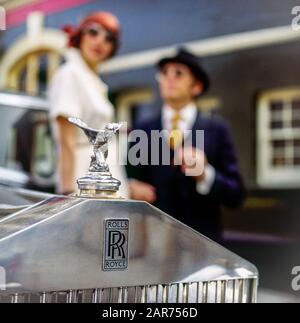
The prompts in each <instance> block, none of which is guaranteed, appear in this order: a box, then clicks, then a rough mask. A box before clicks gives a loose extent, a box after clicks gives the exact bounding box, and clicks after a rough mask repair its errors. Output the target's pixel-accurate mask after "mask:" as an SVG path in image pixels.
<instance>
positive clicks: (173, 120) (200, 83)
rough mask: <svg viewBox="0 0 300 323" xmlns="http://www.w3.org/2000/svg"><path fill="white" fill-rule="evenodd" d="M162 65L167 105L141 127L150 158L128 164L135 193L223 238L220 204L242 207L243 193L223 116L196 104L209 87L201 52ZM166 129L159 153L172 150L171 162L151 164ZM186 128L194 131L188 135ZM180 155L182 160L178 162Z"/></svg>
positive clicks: (180, 52) (215, 237) (162, 87)
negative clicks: (156, 137) (156, 139)
mask: <svg viewBox="0 0 300 323" xmlns="http://www.w3.org/2000/svg"><path fill="white" fill-rule="evenodd" d="M158 70H159V73H158V82H159V85H160V93H161V97H162V99H163V101H164V105H163V108H162V113H161V115H160V116H159V117H158V118H156V119H155V120H152V121H149V122H147V123H145V124H143V125H141V126H140V127H138V128H139V129H142V130H144V131H145V132H146V133H147V135H148V141H147V142H145V143H144V144H145V145H147V150H148V155H149V159H148V161H149V163H148V165H138V166H136V167H134V169H133V168H132V167H131V166H130V167H129V177H130V178H131V180H130V184H129V185H130V190H131V196H132V198H133V199H137V200H145V201H147V202H150V203H152V204H154V205H155V206H157V207H158V208H159V209H161V210H163V211H165V212H166V213H168V214H169V215H171V216H173V217H175V218H176V219H178V220H180V221H182V222H183V223H185V224H187V225H189V226H190V227H192V228H194V229H195V230H197V231H199V232H200V233H202V234H204V235H206V236H208V237H209V238H211V239H213V240H215V241H219V242H221V234H222V227H221V207H222V206H226V207H230V208H234V207H238V206H240V205H241V203H242V202H243V200H244V197H245V189H244V186H243V182H242V178H241V175H240V172H239V169H238V164H237V158H236V154H235V150H234V147H233V143H232V140H231V138H230V135H229V131H228V128H227V126H226V125H225V123H224V122H223V121H221V120H220V119H219V118H207V117H204V116H203V115H202V114H201V113H200V111H199V110H198V109H197V107H196V104H195V102H194V101H195V98H196V97H198V96H200V95H202V94H203V93H205V92H206V91H207V89H208V87H209V78H208V75H207V74H206V72H205V71H204V69H203V68H202V67H201V66H200V64H199V62H198V59H197V57H195V56H194V55H193V54H192V53H190V52H188V51H186V50H185V49H179V50H178V52H177V54H176V55H175V56H173V57H167V58H164V59H162V60H160V61H159V63H158ZM163 129H164V130H167V131H168V134H169V138H167V137H165V138H164V140H162V141H161V142H160V145H159V153H160V154H162V153H163V152H164V151H166V149H169V150H170V154H171V163H170V164H169V165H165V164H163V163H162V160H161V159H160V162H159V163H158V164H156V165H153V164H152V165H151V153H152V154H153V151H154V149H153V148H158V147H151V140H150V138H151V132H152V131H153V130H158V131H161V130H163ZM186 130H190V133H189V135H188V136H187V135H185V132H186ZM198 130H203V131H204V146H203V145H201V144H199V142H198V141H197V140H196V132H197V131H198ZM152 133H153V132H152ZM187 137H188V138H187ZM187 142H189V144H188V145H186V143H187ZM200 142H201V141H200ZM183 143H184V144H183ZM142 144H143V143H142ZM152 145H153V143H152ZM129 153H130V150H129ZM178 157H180V158H181V160H182V164H181V165H178V163H176V162H174V161H175V160H177V159H178ZM191 166H193V167H191ZM187 169H190V172H189V175H187V174H188V172H187Z"/></svg>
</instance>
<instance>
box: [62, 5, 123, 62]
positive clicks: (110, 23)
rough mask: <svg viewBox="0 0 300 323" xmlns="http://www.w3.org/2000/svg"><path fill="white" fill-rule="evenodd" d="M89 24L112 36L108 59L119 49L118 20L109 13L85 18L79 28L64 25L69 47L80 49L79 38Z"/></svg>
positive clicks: (119, 31) (98, 13) (119, 27)
mask: <svg viewBox="0 0 300 323" xmlns="http://www.w3.org/2000/svg"><path fill="white" fill-rule="evenodd" d="M91 24H99V25H101V26H102V27H103V28H105V29H106V30H107V31H109V32H110V33H112V35H113V38H112V39H113V49H112V52H111V53H110V56H109V57H112V56H114V55H115V54H116V52H117V51H118V49H119V47H120V36H121V26H120V22H119V20H118V18H117V17H116V16H115V15H113V14H112V13H110V12H105V11H99V12H96V13H93V14H91V15H89V16H87V17H86V18H85V19H84V20H83V21H82V22H81V23H80V25H79V26H77V27H75V26H71V25H66V26H64V27H63V31H64V32H66V33H67V34H68V36H69V41H68V46H69V47H75V48H79V47H80V42H81V37H82V35H83V31H84V29H85V28H86V27H88V26H89V25H91Z"/></svg>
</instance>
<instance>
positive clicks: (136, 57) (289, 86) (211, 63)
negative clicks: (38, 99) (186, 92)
mask: <svg viewBox="0 0 300 323" xmlns="http://www.w3.org/2000/svg"><path fill="white" fill-rule="evenodd" d="M0 4H1V5H2V6H4V7H5V8H6V11H7V30H6V31H5V32H1V33H0V42H1V47H0V48H1V49H0V51H1V58H0V86H1V89H2V91H4V92H5V93H6V92H7V91H14V92H17V93H27V94H29V95H31V96H42V97H43V96H44V94H45V91H46V88H47V84H48V83H49V80H50V79H51V76H52V75H53V72H54V71H55V70H56V68H57V67H58V66H59V64H60V63H61V62H62V61H63V51H64V45H65V41H66V37H65V35H64V33H63V32H62V31H61V30H60V28H61V27H62V26H63V25H65V24H78V23H79V22H80V20H81V18H83V17H85V16H86V15H87V14H88V13H90V12H92V11H99V10H107V11H111V12H113V13H114V14H116V15H117V16H118V17H119V18H120V21H121V23H122V27H123V38H122V46H121V50H120V52H119V55H118V56H117V57H116V58H115V59H114V60H112V61H111V62H109V63H108V64H107V65H106V66H105V67H104V68H103V78H104V80H105V82H106V83H107V84H108V85H109V88H110V90H111V99H112V101H113V102H114V104H115V106H116V113H117V118H118V119H119V120H122V121H127V122H128V123H129V125H134V124H135V123H136V122H137V121H141V120H145V119H147V118H152V117H153V115H154V114H156V113H159V109H160V102H159V99H158V96H157V85H156V82H155V69H154V67H153V65H154V64H155V62H156V61H157V60H158V58H159V57H161V56H162V55H165V54H168V53H170V52H171V51H172V50H174V48H176V47H177V46H178V45H185V46H187V47H188V48H189V49H190V50H192V51H194V52H195V53H196V54H197V55H199V57H201V60H202V62H203V64H204V66H206V68H207V70H208V72H209V74H210V75H211V83H212V86H211V89H210V91H209V92H208V93H207V94H206V95H205V96H203V97H201V98H200V99H199V102H198V104H199V109H201V110H202V111H203V113H205V114H208V115H210V116H211V117H213V118H215V117H218V116H222V117H223V118H225V119H226V120H227V121H228V123H229V125H230V128H231V131H232V135H233V138H234V141H235V145H236V147H237V151H238V154H239V160H240V167H241V170H242V174H243V176H244V179H245V182H246V185H247V188H248V190H249V197H248V199H247V201H246V204H245V207H244V208H243V209H241V210H239V211H238V212H234V213H231V212H228V211H226V212H225V213H224V225H225V228H226V230H225V237H226V241H227V244H228V247H229V248H230V249H232V250H233V251H236V252H238V253H239V254H240V255H241V256H244V257H245V258H248V259H249V260H250V261H252V262H253V263H255V264H257V265H258V268H259V270H260V273H261V285H262V286H263V287H265V288H269V289H279V290H283V291H286V292H290V293H292V290H291V287H290V282H291V279H292V276H291V270H292V268H293V267H294V266H296V265H299V264H300V256H299V252H298V246H299V237H300V225H299V224H300V220H299V211H300V203H299V196H300V195H299V193H300V60H299V53H300V32H299V31H294V30H293V29H292V27H291V22H292V19H293V16H292V14H291V11H292V8H293V7H294V6H297V5H299V1H296V0H286V1H280V0H251V1H245V0H226V1H223V0H215V1H208V0H187V1H180V0H153V1H148V0H128V1H122V0H116V1H109V0H65V1H61V0H11V1H5V0H4V1H3V0H2V1H0ZM0 101H1V95H0ZM0 104H1V102H0ZM37 104H38V103H37ZM41 104H42V105H43V104H44V103H41ZM2 105H3V109H4V108H5V107H7V106H8V103H7V102H6V103H5V104H4V103H2ZM46 105H47V104H46V103H45V107H46ZM3 111H4V110H3ZM0 114H1V118H2V115H4V114H3V112H0ZM3 120H5V118H3ZM3 120H2V121H3ZM37 120H38V124H39V125H42V126H40V127H38V128H37V133H36V134H35V135H37V136H40V137H43V136H44V137H45V135H47V131H48V130H47V129H48V128H47V127H46V126H45V124H46V122H47V120H46V119H45V114H40V115H39V118H37ZM34 122H37V121H36V119H35V121H34ZM14 126H15V127H16V125H14ZM43 127H44V128H43ZM1 129H2V130H0V133H1V137H2V138H4V137H5V136H6V135H5V132H6V130H4V129H6V128H3V127H2V128H1ZM15 137H17V134H15ZM44 137H43V138H44ZM8 139H9V138H7V140H8ZM15 139H16V138H15ZM7 142H12V138H10V140H8V141H7ZM15 142H16V140H15ZM1 146H2V147H1V150H0V161H1V165H0V166H1V167H9V165H10V160H9V156H12V153H11V154H9V153H8V152H9V151H14V148H11V147H10V146H9V144H8V146H5V145H4V141H3V145H2V142H1ZM41 147H42V148H41ZM45 147H46V148H47V149H46V150H47V151H50V150H51V149H52V148H51V143H49V140H47V139H45V138H44V139H43V140H41V141H40V149H45ZM37 155H38V154H37ZM46 155H47V156H46V158H47V160H49V159H50V160H51V162H50V166H49V163H48V166H47V167H48V168H49V169H50V170H49V169H48V170H47V171H46V173H48V174H49V173H51V165H52V166H53V158H54V157H53V155H52V154H51V153H48V154H47V153H46ZM27 164H28V165H31V164H32V163H31V162H30V161H29V162H28V163H27ZM43 167H44V168H45V166H41V168H43ZM47 167H46V168H47ZM23 169H24V167H23ZM24 170H27V171H28V170H30V166H28V167H27V169H24ZM49 177H51V176H50V175H49Z"/></svg>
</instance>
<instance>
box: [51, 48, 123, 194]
mask: <svg viewBox="0 0 300 323" xmlns="http://www.w3.org/2000/svg"><path fill="white" fill-rule="evenodd" d="M66 59H67V61H66V63H65V64H63V65H62V66H61V67H60V68H59V69H58V71H57V72H56V73H55V75H54V77H53V79H52V82H51V84H50V87H49V91H48V97H49V101H50V120H51V123H52V128H53V132H54V138H55V140H56V143H57V144H58V142H59V141H58V140H57V139H58V127H57V123H56V118H57V117H58V116H64V117H77V118H80V119H81V120H83V121H84V122H85V123H86V124H87V125H88V126H90V127H92V128H95V129H103V128H104V127H105V125H106V124H107V123H109V122H112V121H113V117H114V109H113V106H112V104H111V103H110V102H109V100H108V98H107V91H108V89H107V85H106V84H105V83H103V82H102V80H101V79H100V77H99V76H98V75H96V74H95V73H94V72H93V71H92V70H91V69H90V68H89V67H88V65H87V64H86V62H85V61H84V60H83V58H82V57H81V54H80V52H79V50H77V49H74V48H72V49H69V50H68V51H67V53H66ZM91 155H92V146H91V145H90V144H89V143H88V140H87V137H86V136H85V134H84V133H83V132H82V130H80V129H78V130H77V138H76V152H75V156H76V157H75V158H76V160H75V169H76V171H75V175H76V179H78V178H80V177H82V176H84V175H85V174H86V173H87V171H88V168H89V163H90V156H91ZM117 157H118V154H117V144H116V140H115V141H112V142H111V144H110V146H109V155H108V163H109V166H110V171H111V173H112V176H113V177H115V178H117V179H119V180H120V181H121V183H122V185H121V186H120V190H119V193H120V195H121V196H123V197H125V198H127V197H128V191H127V185H126V176H125V169H124V167H121V166H119V162H118V159H117ZM60 184H61V183H60V180H59V178H58V180H57V185H58V190H59V191H60V188H61V185H60Z"/></svg>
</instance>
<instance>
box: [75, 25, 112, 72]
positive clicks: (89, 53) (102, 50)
mask: <svg viewBox="0 0 300 323" xmlns="http://www.w3.org/2000/svg"><path fill="white" fill-rule="evenodd" d="M113 37H114V36H113V34H112V33H110V32H109V31H107V30H106V29H104V28H103V27H102V26H101V25H99V24H93V25H91V26H88V27H86V28H85V29H84V30H83V33H82V36H81V39H80V50H81V53H82V55H83V57H84V59H85V60H86V61H87V63H88V64H89V65H91V66H96V65H98V64H100V63H102V62H103V61H105V60H106V59H107V58H108V57H109V56H110V54H111V52H112V50H113V48H114V39H113Z"/></svg>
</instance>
